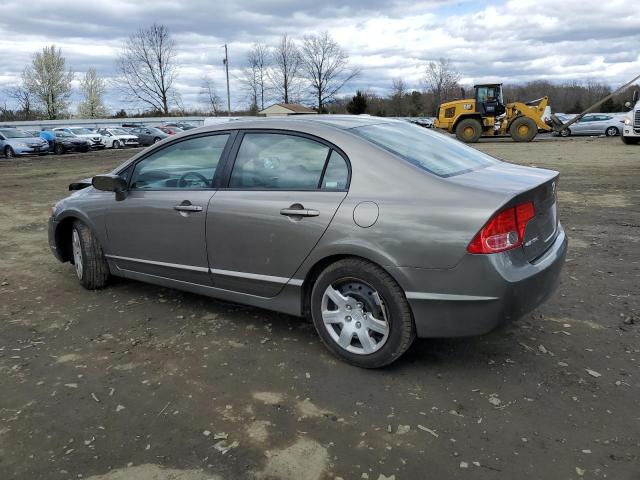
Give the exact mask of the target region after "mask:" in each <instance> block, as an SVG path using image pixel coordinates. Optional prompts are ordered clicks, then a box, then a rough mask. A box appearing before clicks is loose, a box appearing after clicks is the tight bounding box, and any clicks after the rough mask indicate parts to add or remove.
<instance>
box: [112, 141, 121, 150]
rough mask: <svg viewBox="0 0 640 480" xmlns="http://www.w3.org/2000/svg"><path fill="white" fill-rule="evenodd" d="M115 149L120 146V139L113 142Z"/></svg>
mask: <svg viewBox="0 0 640 480" xmlns="http://www.w3.org/2000/svg"><path fill="white" fill-rule="evenodd" d="M111 146H112V147H113V148H114V149H115V150H117V149H119V148H120V142H119V141H118V140H114V141H113V144H112V145H111Z"/></svg>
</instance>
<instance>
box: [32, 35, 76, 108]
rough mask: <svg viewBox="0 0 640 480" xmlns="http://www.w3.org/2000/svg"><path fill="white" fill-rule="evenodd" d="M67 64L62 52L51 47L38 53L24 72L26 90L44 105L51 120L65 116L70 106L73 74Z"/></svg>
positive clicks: (53, 46)
mask: <svg viewBox="0 0 640 480" xmlns="http://www.w3.org/2000/svg"><path fill="white" fill-rule="evenodd" d="M65 63H66V62H65V59H64V57H63V56H62V50H60V49H59V48H56V47H55V45H51V46H50V47H44V48H43V49H42V52H36V53H35V54H34V55H33V59H32V61H31V65H30V66H28V67H27V68H25V69H24V71H23V72H22V82H23V84H24V88H25V89H26V90H28V91H29V92H30V93H31V95H33V96H34V97H35V98H36V99H37V100H38V102H39V103H40V104H42V106H43V108H44V110H45V113H46V115H47V118H48V119H50V120H53V119H56V118H57V117H58V116H60V115H61V114H63V113H64V112H65V111H66V109H67V107H68V105H69V97H70V96H71V81H72V80H73V72H72V71H71V70H68V71H67V70H66V65H65Z"/></svg>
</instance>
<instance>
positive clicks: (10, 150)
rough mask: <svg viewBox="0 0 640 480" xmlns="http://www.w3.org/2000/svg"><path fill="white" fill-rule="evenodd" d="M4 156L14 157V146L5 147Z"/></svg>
mask: <svg viewBox="0 0 640 480" xmlns="http://www.w3.org/2000/svg"><path fill="white" fill-rule="evenodd" d="M4 156H5V157H7V158H13V157H14V156H15V155H14V153H13V148H11V147H7V148H5V150H4Z"/></svg>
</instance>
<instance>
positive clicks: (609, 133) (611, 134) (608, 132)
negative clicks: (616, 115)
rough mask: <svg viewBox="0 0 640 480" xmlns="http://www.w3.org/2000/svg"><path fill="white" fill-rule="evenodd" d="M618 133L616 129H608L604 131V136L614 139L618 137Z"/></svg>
mask: <svg viewBox="0 0 640 480" xmlns="http://www.w3.org/2000/svg"><path fill="white" fill-rule="evenodd" d="M619 133H620V132H619V131H618V129H617V128H616V127H609V128H607V129H606V130H605V132H604V134H605V135H606V136H607V137H615V136H616V135H618V134H619Z"/></svg>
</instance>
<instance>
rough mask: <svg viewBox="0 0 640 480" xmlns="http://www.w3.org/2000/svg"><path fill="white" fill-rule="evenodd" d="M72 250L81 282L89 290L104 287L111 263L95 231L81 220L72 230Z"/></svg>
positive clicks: (77, 274)
mask: <svg viewBox="0 0 640 480" xmlns="http://www.w3.org/2000/svg"><path fill="white" fill-rule="evenodd" d="M71 251H72V253H73V265H74V267H75V270H76V276H77V277H78V280H79V281H80V284H81V285H82V286H83V287H84V288H87V289H89V290H95V289H98V288H102V287H104V286H105V285H106V284H107V281H108V280H109V275H110V274H109V265H108V264H107V260H106V259H105V257H104V253H103V252H102V247H101V246H100V243H98V240H97V239H96V237H95V236H94V235H93V232H92V231H91V229H89V227H87V226H86V225H85V224H84V223H82V222H81V221H80V220H77V221H76V222H75V223H74V224H73V228H72V230H71Z"/></svg>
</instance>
